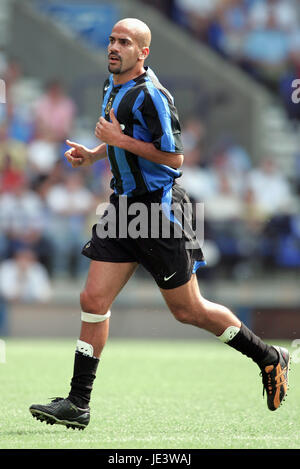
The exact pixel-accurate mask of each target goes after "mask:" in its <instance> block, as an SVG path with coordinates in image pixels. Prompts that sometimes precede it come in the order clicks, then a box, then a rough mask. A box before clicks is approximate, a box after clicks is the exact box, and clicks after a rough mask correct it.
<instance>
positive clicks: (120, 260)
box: [81, 252, 137, 263]
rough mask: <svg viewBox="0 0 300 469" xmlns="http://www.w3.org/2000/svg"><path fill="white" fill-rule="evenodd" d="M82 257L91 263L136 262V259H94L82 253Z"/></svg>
mask: <svg viewBox="0 0 300 469" xmlns="http://www.w3.org/2000/svg"><path fill="white" fill-rule="evenodd" d="M81 254H82V255H83V256H85V257H88V258H89V259H91V260H92V261H99V262H101V261H102V262H112V263H122V262H123V263H125V262H137V260H136V259H124V258H111V257H96V256H92V255H90V254H86V253H84V252H82V253H81Z"/></svg>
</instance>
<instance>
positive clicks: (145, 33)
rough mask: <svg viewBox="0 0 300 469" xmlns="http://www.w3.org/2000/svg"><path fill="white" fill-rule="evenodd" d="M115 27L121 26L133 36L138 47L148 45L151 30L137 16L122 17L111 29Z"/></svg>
mask: <svg viewBox="0 0 300 469" xmlns="http://www.w3.org/2000/svg"><path fill="white" fill-rule="evenodd" d="M115 28H122V29H124V31H126V32H127V33H129V34H130V35H131V36H133V38H134V39H135V40H136V42H137V44H138V45H139V47H140V48H143V47H149V46H150V43H151V31H150V29H149V27H148V26H147V25H146V23H144V22H143V21H141V20H138V19H137V18H124V19H123V20H120V21H118V22H117V23H116V24H115V25H114V27H113V30H114V29H115Z"/></svg>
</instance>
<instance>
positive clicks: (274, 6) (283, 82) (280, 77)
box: [143, 0, 300, 120]
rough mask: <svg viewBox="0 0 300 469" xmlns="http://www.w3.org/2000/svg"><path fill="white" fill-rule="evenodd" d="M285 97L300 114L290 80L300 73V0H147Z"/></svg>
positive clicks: (299, 116) (295, 114)
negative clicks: (292, 95) (294, 100)
mask: <svg viewBox="0 0 300 469" xmlns="http://www.w3.org/2000/svg"><path fill="white" fill-rule="evenodd" d="M143 1H145V2H146V3H149V4H152V5H154V6H156V7H157V8H159V9H160V10H161V11H163V13H165V14H166V15H167V16H168V18H172V19H173V20H174V21H175V22H176V23H177V24H179V25H181V26H182V27H183V28H185V29H186V30H187V31H189V32H190V33H191V34H192V35H193V36H194V37H196V38H198V39H199V40H200V41H202V42H203V43H205V44H206V45H208V46H209V47H211V48H212V49H213V50H214V51H216V52H217V53H218V54H220V55H221V56H223V57H224V58H225V59H226V60H227V61H230V62H232V63H234V64H235V65H236V66H238V67H240V68H241V69H242V70H244V71H246V72H247V73H249V74H250V75H251V76H252V77H253V78H254V79H255V80H257V81H259V82H260V83H262V84H263V85H265V86H267V87H268V88H269V89H270V90H271V91H272V92H275V93H276V94H278V96H280V97H281V99H282V101H283V103H284V105H285V107H286V110H287V112H288V115H289V116H290V117H291V118H292V119H297V120H298V119H300V110H299V109H300V108H299V106H298V105H295V104H294V103H293V102H292V101H291V83H292V82H293V80H295V79H297V78H300V4H299V2H298V0H167V1H166V2H160V1H158V0H143Z"/></svg>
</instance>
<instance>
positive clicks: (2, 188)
mask: <svg viewBox="0 0 300 469" xmlns="http://www.w3.org/2000/svg"><path fill="white" fill-rule="evenodd" d="M23 178H24V175H23V173H22V171H20V170H18V169H17V168H16V167H14V165H13V162H12V158H11V156H10V155H5V156H3V157H2V158H1V159H0V194H1V193H3V192H10V191H14V190H15V189H16V188H17V187H18V186H19V185H20V184H22V181H23Z"/></svg>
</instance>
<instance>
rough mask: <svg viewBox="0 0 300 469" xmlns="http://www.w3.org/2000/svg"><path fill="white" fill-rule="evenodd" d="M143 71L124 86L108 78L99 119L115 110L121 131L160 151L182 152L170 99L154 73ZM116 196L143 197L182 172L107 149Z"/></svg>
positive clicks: (136, 156)
mask: <svg viewBox="0 0 300 469" xmlns="http://www.w3.org/2000/svg"><path fill="white" fill-rule="evenodd" d="M145 69H146V72H145V73H143V74H142V75H141V76H139V77H137V78H135V79H134V80H130V81H128V82H127V83H124V84H123V85H118V86H114V83H113V76H112V75H111V76H110V77H109V78H108V79H107V80H106V81H105V83H104V88H103V104H102V116H103V117H105V119H107V120H109V119H110V117H109V112H110V110H111V108H113V109H114V112H115V116H116V118H117V119H118V121H119V123H120V124H121V127H122V129H123V132H124V133H125V134H126V135H129V136H130V137H133V138H136V139H137V140H142V141H144V142H152V143H153V144H154V145H155V147H156V148H157V149H159V150H161V151H165V152H170V153H179V154H182V153H183V148H182V143H181V129H180V124H179V120H178V115H177V110H176V108H175V106H174V100H173V97H172V96H171V95H170V93H169V92H168V91H167V90H166V89H165V88H164V87H163V86H162V85H161V84H160V82H159V81H158V79H157V77H156V75H155V74H154V72H153V71H152V70H151V69H150V68H148V67H145ZM107 153H108V158H109V162H110V167H111V171H112V174H113V178H112V181H111V188H112V189H113V190H114V192H115V193H116V194H123V195H127V196H136V195H142V194H145V193H147V192H152V191H154V190H157V189H160V188H162V187H166V186H170V185H172V184H173V182H174V179H175V178H178V177H180V176H181V171H180V170H178V169H175V168H171V167H170V166H167V165H162V164H158V163H154V162H151V161H149V160H146V159H145V158H142V157H140V156H138V155H135V154H133V153H131V152H128V151H126V150H123V149H121V148H118V147H114V146H110V145H108V146H107Z"/></svg>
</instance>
